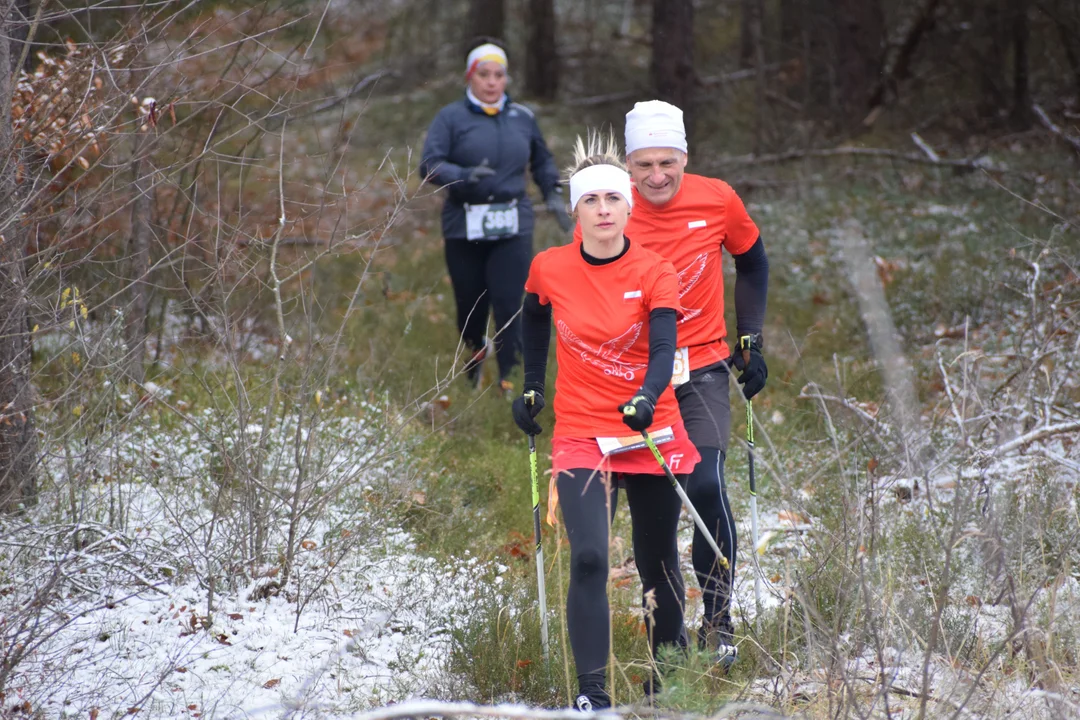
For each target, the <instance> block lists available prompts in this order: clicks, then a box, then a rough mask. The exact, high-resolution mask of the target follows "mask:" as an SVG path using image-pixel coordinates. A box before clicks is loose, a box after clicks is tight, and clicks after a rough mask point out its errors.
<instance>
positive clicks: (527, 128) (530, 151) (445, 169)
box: [420, 97, 559, 238]
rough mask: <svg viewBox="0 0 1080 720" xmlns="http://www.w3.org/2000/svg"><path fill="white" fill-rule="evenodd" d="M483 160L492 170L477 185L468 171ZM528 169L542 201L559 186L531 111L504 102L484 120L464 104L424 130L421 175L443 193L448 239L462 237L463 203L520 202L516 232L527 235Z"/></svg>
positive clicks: (450, 107)
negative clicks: (496, 112)
mask: <svg viewBox="0 0 1080 720" xmlns="http://www.w3.org/2000/svg"><path fill="white" fill-rule="evenodd" d="M485 159H486V160H487V164H488V165H490V166H491V167H492V168H494V170H495V174H494V175H489V176H488V177H485V178H483V179H481V180H480V182H478V183H475V184H469V183H468V182H467V181H466V178H467V177H468V175H469V171H470V170H471V169H472V168H473V167H475V166H477V165H480V164H482V163H483V162H484V160H485ZM526 168H529V169H531V170H532V175H533V180H535V181H536V184H537V185H538V186H539V187H540V191H541V193H543V196H544V199H545V200H546V199H547V198H548V197H549V196H550V195H551V193H552V192H554V190H555V187H556V186H557V185H558V182H559V170H558V168H556V167H555V158H554V157H553V156H552V154H551V151H550V150H548V148H547V144H546V143H545V142H544V137H543V135H541V134H540V127H539V126H538V125H537V124H536V118H535V117H534V116H533V113H532V111H531V110H529V109H528V108H527V107H525V106H524V105H519V104H518V103H514V102H511V101H510V98H509V97H507V99H506V104H505V105H504V106H503V110H502V112H500V113H499V114H497V115H487V114H486V113H484V111H483V109H482V108H480V107H479V106H477V105H475V104H473V103H472V102H470V101H469V99H468V98H462V99H461V100H459V101H457V102H455V103H451V104H450V105H447V106H446V107H444V108H443V109H442V110H440V111H439V114H438V115H436V116H435V120H434V121H433V122H432V123H431V127H430V128H429V129H428V134H427V139H426V140H425V141H424V154H423V157H422V158H421V160H420V172H421V173H422V174H423V175H424V176H425V177H427V178H428V180H429V181H430V182H432V183H435V184H436V185H441V186H444V187H445V188H446V191H447V197H446V204H445V205H443V212H442V229H443V236H444V237H447V238H464V237H465V210H464V208H463V207H462V205H463V204H464V203H470V204H480V203H492V202H508V201H510V200H514V199H517V201H518V232H519V233H520V234H522V235H531V234H532V231H533V222H534V219H533V209H532V204H531V203H530V202H529V197H528V195H527V194H526V192H525V191H526V179H525V171H526Z"/></svg>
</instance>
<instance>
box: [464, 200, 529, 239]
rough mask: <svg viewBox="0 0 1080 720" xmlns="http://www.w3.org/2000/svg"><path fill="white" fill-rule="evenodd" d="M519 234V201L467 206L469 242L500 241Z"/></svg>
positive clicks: (466, 229)
mask: <svg viewBox="0 0 1080 720" xmlns="http://www.w3.org/2000/svg"><path fill="white" fill-rule="evenodd" d="M517 234H518V207H517V200H511V201H510V202H508V203H490V204H488V205H469V204H468V203H466V204H465V237H466V238H468V239H469V240H499V239H502V238H504V237H511V236H513V235H517Z"/></svg>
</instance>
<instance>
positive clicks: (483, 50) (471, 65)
mask: <svg viewBox="0 0 1080 720" xmlns="http://www.w3.org/2000/svg"><path fill="white" fill-rule="evenodd" d="M482 62H497V63H499V64H500V65H502V66H503V67H506V66H507V65H509V63H508V62H507V61H506V53H505V52H503V49H502V48H501V47H499V46H498V45H492V44H491V43H485V44H483V45H478V46H476V47H475V48H473V50H472V52H470V53H469V57H467V58H466V59H465V77H469V76H470V75H472V74H473V72H475V71H476V67H477V65H479V64H480V63H482Z"/></svg>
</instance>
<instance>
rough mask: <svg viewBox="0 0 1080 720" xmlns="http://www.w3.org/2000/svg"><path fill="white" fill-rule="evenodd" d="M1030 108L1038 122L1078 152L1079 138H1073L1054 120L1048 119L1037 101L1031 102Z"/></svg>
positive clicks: (1079, 151)
mask: <svg viewBox="0 0 1080 720" xmlns="http://www.w3.org/2000/svg"><path fill="white" fill-rule="evenodd" d="M1031 109H1032V110H1034V111H1035V115H1037V116H1038V118H1039V122H1041V123H1042V124H1043V127H1044V128H1046V129H1047V130H1049V131H1050V132H1051V133H1053V134H1054V135H1057V136H1058V137H1059V138H1061V139H1062V140H1064V141H1065V142H1067V143H1069V144H1070V145H1072V148H1073V150H1075V151H1076V152H1078V153H1080V138H1074V137H1073V136H1072V135H1068V134H1066V133H1065V131H1064V130H1062V129H1061V128H1060V127H1058V126H1057V125H1055V124H1054V121H1053V120H1051V119H1050V116H1049V115H1047V114H1046V111H1045V110H1043V109H1042V108H1041V107H1039V104H1038V103H1034V104H1032V106H1031Z"/></svg>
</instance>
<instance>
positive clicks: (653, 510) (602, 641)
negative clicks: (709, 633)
mask: <svg viewBox="0 0 1080 720" xmlns="http://www.w3.org/2000/svg"><path fill="white" fill-rule="evenodd" d="M620 477H621V478H622V479H623V480H624V481H625V487H626V499H627V503H628V504H629V506H630V519H631V522H632V523H633V539H634V561H635V563H636V564H637V568H638V575H639V576H640V577H641V585H642V603H643V605H644V603H645V601H646V597H647V596H648V594H649V593H650V592H653V591H655V602H656V608H655V609H654V610H653V611H652V612H651V613H647V614H646V615H647V617H649V622H648V625H647V627H648V629H649V635H650V637H651V648H652V653H653V657H656V650H657V648H658V647H660V646H661V645H666V644H675V643H679V642H680V639H681V636H682V627H683V608H684V605H685V590H684V587H683V578H682V573H681V572H680V570H679V548H678V543H677V539H676V532H677V530H678V524H679V509H680V506H681V502H680V500H679V496H678V495H677V494H676V493H675V489H674V488H673V487H671V483H669V482H668V480H667V478H665V477H663V476H658V475H622V476H620ZM603 478H604V476H603V475H602V474H601V473H597V472H595V471H593V470H585V469H582V470H572V471H569V472H563V473H560V474H559V478H558V488H559V505H560V506H561V507H562V515H563V522H565V523H566V533H567V536H568V537H569V539H570V590H569V592H568V593H567V598H566V624H567V627H568V629H569V634H570V647H571V648H572V649H573V651H574V662H575V664H576V665H577V672H578V677H579V678H580V677H581V676H582V675H586V674H592V673H602V672H603V670H604V667H605V665H606V664H607V658H608V652H609V651H610V645H609V639H610V635H611V617H610V615H609V611H608V597H607V579H608V526H609V523H610V519H611V517H612V515H611V513H613V512H614V507H615V493H616V492H617V488H615V487H614V486H611V485H610V484H609V483H606V482H605V481H604V479H603ZM682 480H683V479H682V478H680V481H682ZM609 488H610V489H609Z"/></svg>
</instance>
